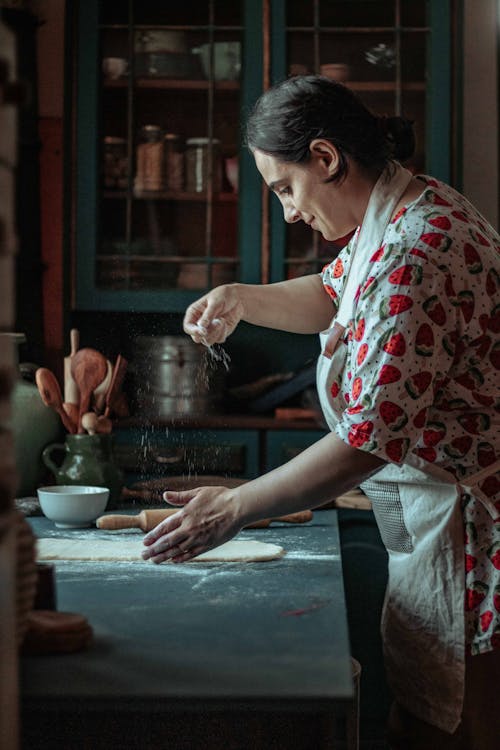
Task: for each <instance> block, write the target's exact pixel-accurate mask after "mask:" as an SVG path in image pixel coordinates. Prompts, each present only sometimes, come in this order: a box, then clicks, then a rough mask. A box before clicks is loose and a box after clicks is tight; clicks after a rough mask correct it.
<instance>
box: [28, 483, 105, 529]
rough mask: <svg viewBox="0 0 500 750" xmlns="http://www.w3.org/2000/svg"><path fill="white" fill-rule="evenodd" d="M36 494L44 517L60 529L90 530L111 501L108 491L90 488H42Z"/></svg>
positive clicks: (60, 486)
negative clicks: (88, 527)
mask: <svg viewBox="0 0 500 750" xmlns="http://www.w3.org/2000/svg"><path fill="white" fill-rule="evenodd" d="M37 493H38V500H39V501H40V507H41V509H42V511H43V514H44V515H45V516H46V517H47V518H49V519H50V520H51V521H54V523H55V525H56V526H58V527H59V528H61V529H81V528H86V527H87V526H91V525H92V523H93V522H94V521H95V519H96V518H98V517H99V516H100V515H102V513H104V511H105V509H106V505H107V503H108V499H109V489H108V488H107V487H91V486H88V485H76V484H75V485H63V484H60V485H54V486H53V487H40V488H39V489H38V490H37Z"/></svg>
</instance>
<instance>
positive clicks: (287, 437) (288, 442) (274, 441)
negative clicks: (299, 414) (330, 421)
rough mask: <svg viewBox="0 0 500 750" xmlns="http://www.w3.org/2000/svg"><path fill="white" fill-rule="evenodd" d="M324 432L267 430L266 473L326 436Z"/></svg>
mask: <svg viewBox="0 0 500 750" xmlns="http://www.w3.org/2000/svg"><path fill="white" fill-rule="evenodd" d="M326 434H327V433H326V431H325V430H269V431H268V432H267V434H266V467H265V470H266V471H271V469H275V468H277V467H278V466H281V465H282V464H284V463H286V462H287V461H290V459H292V458H294V457H295V456H297V455H298V454H299V453H300V452H301V451H303V450H304V449H305V448H308V447H309V446H310V445H312V444H313V443H315V442H317V441H318V440H320V439H321V438H322V437H324V435H326Z"/></svg>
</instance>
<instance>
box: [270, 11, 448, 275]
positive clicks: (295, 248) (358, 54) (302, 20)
mask: <svg viewBox="0 0 500 750" xmlns="http://www.w3.org/2000/svg"><path fill="white" fill-rule="evenodd" d="M271 24H272V29H273V35H272V39H273V56H272V60H273V66H272V79H273V80H274V81H279V80H281V79H283V78H284V77H286V76H289V75H293V74H297V73H300V74H302V73H321V74H324V75H328V76H329V77H332V78H334V79H336V80H340V81H342V82H343V83H345V84H346V85H347V86H349V87H351V88H352V89H354V91H356V92H357V93H358V94H359V96H360V97H361V99H362V100H363V101H364V102H365V104H366V105H367V106H368V107H369V108H370V109H371V110H372V111H374V112H376V113H378V114H383V115H388V116H391V115H403V116H404V117H407V118H409V119H410V120H413V121H414V127H415V133H416V140H417V150H416V154H415V157H414V159H413V160H412V161H411V162H410V163H408V164H406V165H405V166H407V167H408V168H409V169H411V170H412V171H415V172H426V173H428V174H432V175H434V176H435V177H437V178H439V179H442V180H444V181H445V182H450V179H451V175H450V172H451V160H450V155H451V145H452V139H451V137H450V135H451V26H452V19H451V10H450V1H449V0H427V2H425V1H424V2H414V0H349V1H346V0H311V2H307V3H305V2H303V1H302V0H273V2H272V18H271ZM270 212H271V252H270V258H271V262H270V270H269V278H270V280H271V281H278V280H280V279H283V278H293V277H294V276H301V275H304V274H306V273H314V272H316V271H319V270H321V268H322V267H323V265H324V264H325V263H327V262H329V261H331V260H332V258H333V257H335V256H336V254H337V253H338V250H339V247H340V246H341V245H342V243H341V242H340V243H337V244H334V243H330V242H327V241H325V240H323V238H322V237H321V235H320V234H319V233H318V232H311V230H310V228H309V227H307V226H305V225H304V224H303V223H302V222H298V223H296V224H292V225H285V223H284V221H283V213H282V209H281V206H280V205H279V202H278V200H277V199H275V198H272V203H271V207H270Z"/></svg>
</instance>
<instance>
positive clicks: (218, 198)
mask: <svg viewBox="0 0 500 750" xmlns="http://www.w3.org/2000/svg"><path fill="white" fill-rule="evenodd" d="M102 197H103V198H107V199H110V200H125V199H126V198H128V197H129V194H128V193H127V191H126V190H105V191H104V192H103V194H102ZM130 197H131V198H132V200H136V201H180V202H191V203H196V202H198V203H199V202H201V203H206V201H207V193H206V192H202V193H179V192H176V191H172V190H162V191H161V192H160V191H158V192H157V191H154V192H147V191H144V192H142V193H133V194H132V195H131V196H130ZM212 199H213V201H214V203H236V202H237V200H238V194H237V193H229V192H224V193H213V198H212Z"/></svg>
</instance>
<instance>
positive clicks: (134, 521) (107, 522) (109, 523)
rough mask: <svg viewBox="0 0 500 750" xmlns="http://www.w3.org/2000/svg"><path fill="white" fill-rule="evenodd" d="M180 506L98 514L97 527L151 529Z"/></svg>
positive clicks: (258, 525)
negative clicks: (138, 511)
mask: <svg viewBox="0 0 500 750" xmlns="http://www.w3.org/2000/svg"><path fill="white" fill-rule="evenodd" d="M179 510H182V508H165V510H163V509H158V510H141V512H140V513H138V514H137V515H135V516H127V515H115V514H113V515H109V516H100V517H99V518H98V519H97V521H96V526H97V528H98V529H106V530H107V531H117V530H118V529H141V530H142V531H151V529H154V528H155V526H158V524H159V523H160V521H163V520H164V519H165V518H168V517H169V516H171V515H173V514H174V513H177V511H179ZM312 517H313V514H312V511H310V510H302V511H299V512H298V513H290V514H289V515H288V516H279V517H278V518H265V519H263V520H262V521H255V522H254V523H251V524H249V525H248V526H246V527H245V528H247V529H263V528H266V527H267V526H269V525H270V524H271V523H272V522H273V521H281V522H284V523H307V521H310V520H311V519H312Z"/></svg>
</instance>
